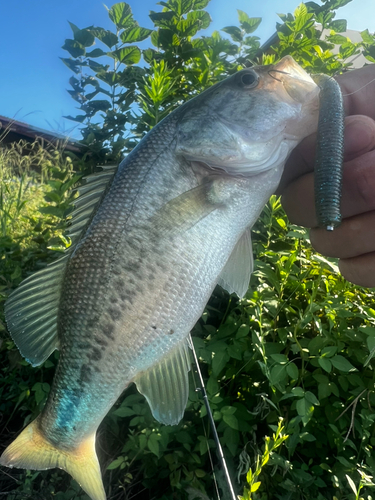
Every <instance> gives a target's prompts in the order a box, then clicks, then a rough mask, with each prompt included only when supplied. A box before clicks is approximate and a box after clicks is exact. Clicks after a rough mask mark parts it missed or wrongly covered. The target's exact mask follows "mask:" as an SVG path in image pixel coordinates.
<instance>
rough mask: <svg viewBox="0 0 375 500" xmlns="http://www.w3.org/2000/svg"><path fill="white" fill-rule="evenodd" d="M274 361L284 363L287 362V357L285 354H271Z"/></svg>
mask: <svg viewBox="0 0 375 500" xmlns="http://www.w3.org/2000/svg"><path fill="white" fill-rule="evenodd" d="M270 357H271V358H272V359H273V360H274V361H276V363H279V364H285V363H287V362H288V358H287V357H286V356H285V354H271V356H270Z"/></svg>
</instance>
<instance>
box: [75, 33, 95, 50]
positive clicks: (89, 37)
mask: <svg viewBox="0 0 375 500" xmlns="http://www.w3.org/2000/svg"><path fill="white" fill-rule="evenodd" d="M74 40H76V42H78V43H79V44H81V45H82V46H83V47H91V45H93V44H94V43H95V36H94V35H93V34H92V33H91V32H90V30H88V29H84V30H78V31H76V32H75V33H74Z"/></svg>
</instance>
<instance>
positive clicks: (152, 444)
mask: <svg viewBox="0 0 375 500" xmlns="http://www.w3.org/2000/svg"><path fill="white" fill-rule="evenodd" d="M147 447H148V449H149V450H150V451H151V452H152V453H153V454H154V455H156V456H157V457H159V438H158V436H157V435H156V434H151V435H150V437H149V438H148V441H147Z"/></svg>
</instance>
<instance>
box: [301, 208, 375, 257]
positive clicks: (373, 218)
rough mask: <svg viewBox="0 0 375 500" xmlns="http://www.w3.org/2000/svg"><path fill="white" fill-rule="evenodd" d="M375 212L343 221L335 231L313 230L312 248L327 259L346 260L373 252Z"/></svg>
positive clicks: (374, 244)
mask: <svg viewBox="0 0 375 500" xmlns="http://www.w3.org/2000/svg"><path fill="white" fill-rule="evenodd" d="M374 228H375V211H373V212H367V213H365V214H361V215H356V216H354V217H349V218H347V219H344V220H343V222H342V224H341V225H340V226H339V227H338V228H336V229H335V231H332V232H330V231H326V230H325V229H321V228H314V229H311V231H310V241H311V244H312V246H313V247H314V248H315V250H317V251H318V252H319V253H321V254H323V255H326V256H327V257H339V258H340V259H348V258H352V257H358V256H359V255H363V254H366V253H370V252H375V232H374Z"/></svg>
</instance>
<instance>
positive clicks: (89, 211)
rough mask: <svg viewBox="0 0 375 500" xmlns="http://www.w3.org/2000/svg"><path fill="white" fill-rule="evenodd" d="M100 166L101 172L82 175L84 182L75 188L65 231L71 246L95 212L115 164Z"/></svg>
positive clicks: (109, 181)
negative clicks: (74, 195) (74, 196)
mask: <svg viewBox="0 0 375 500" xmlns="http://www.w3.org/2000/svg"><path fill="white" fill-rule="evenodd" d="M101 168H102V169H103V170H102V171H101V172H97V173H95V174H91V175H89V176H87V177H84V178H83V181H84V184H82V185H81V186H80V187H79V188H78V189H77V192H78V194H79V196H78V198H77V199H76V200H74V210H73V212H72V214H71V220H70V225H69V228H68V231H67V233H68V236H69V237H70V239H71V240H72V246H73V245H75V244H76V243H77V241H78V240H79V239H80V237H81V235H82V233H83V232H84V230H85V229H86V227H87V225H88V224H89V222H90V220H91V217H92V215H93V214H94V213H95V212H96V208H97V207H98V206H99V204H100V202H101V200H102V198H103V196H104V194H105V193H106V191H107V189H108V188H109V186H110V183H111V181H112V179H113V177H114V174H115V172H116V170H117V165H105V166H102V167H101Z"/></svg>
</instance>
